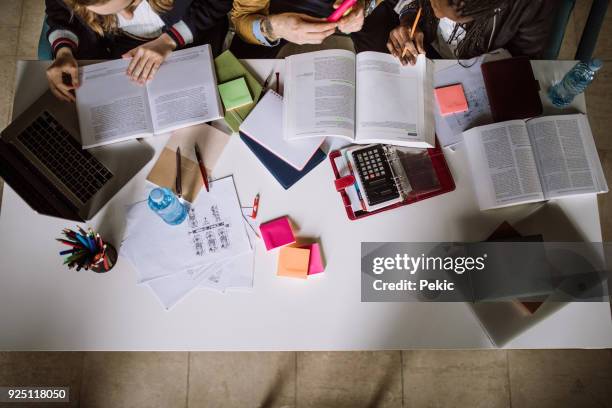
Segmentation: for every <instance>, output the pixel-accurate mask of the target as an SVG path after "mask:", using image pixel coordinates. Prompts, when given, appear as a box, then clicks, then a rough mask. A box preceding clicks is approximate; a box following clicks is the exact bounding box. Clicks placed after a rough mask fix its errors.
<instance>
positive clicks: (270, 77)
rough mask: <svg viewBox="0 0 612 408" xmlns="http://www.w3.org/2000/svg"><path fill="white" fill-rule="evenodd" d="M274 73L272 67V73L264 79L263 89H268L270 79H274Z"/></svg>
mask: <svg viewBox="0 0 612 408" xmlns="http://www.w3.org/2000/svg"><path fill="white" fill-rule="evenodd" d="M273 75H274V68H272V70H271V71H270V74H268V77H267V78H266V80H265V81H264V84H263V89H267V88H268V84H269V83H270V80H271V79H272V76H273Z"/></svg>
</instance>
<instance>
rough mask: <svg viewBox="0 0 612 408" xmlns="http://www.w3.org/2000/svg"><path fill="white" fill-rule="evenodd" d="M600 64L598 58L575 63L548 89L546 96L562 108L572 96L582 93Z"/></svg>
mask: <svg viewBox="0 0 612 408" xmlns="http://www.w3.org/2000/svg"><path fill="white" fill-rule="evenodd" d="M602 65H603V63H602V62H601V60H599V59H592V60H590V61H589V62H579V63H578V64H576V65H575V66H574V67H573V68H572V69H571V70H569V72H568V73H567V74H565V76H564V77H563V79H562V80H561V81H560V82H557V83H556V84H554V85H553V86H551V87H550V88H549V89H548V97H549V98H550V100H551V101H552V103H553V105H555V106H556V107H558V108H562V107H564V106H567V105H569V104H570V103H572V101H573V100H574V98H575V97H576V96H577V95H580V94H581V93H583V92H584V91H585V89H586V87H587V86H588V85H589V84H590V83H591V82H593V79H594V78H595V73H596V72H597V71H599V70H600V69H601V67H602Z"/></svg>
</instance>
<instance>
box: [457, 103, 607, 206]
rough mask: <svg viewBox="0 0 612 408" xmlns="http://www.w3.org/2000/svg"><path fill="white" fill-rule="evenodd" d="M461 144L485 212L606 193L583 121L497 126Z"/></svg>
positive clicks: (552, 119) (550, 119)
mask: <svg viewBox="0 0 612 408" xmlns="http://www.w3.org/2000/svg"><path fill="white" fill-rule="evenodd" d="M463 138H464V141H465V148H466V150H467V154H468V158H469V161H470V167H471V170H472V178H473V181H474V185H475V189H476V194H477V196H478V204H479V205H480V208H481V209H483V210H485V209H490V208H497V207H505V206H509V205H513V204H523V203H529V202H535V201H543V200H548V199H552V198H560V197H568V196H574V195H579V194H597V193H603V192H607V191H608V185H607V183H606V180H605V177H604V174H603V170H602V168H601V162H600V161H599V156H598V155H597V149H596V148H595V142H594V140H593V134H592V133H591V128H590V126H589V121H588V119H587V117H586V116H585V115H582V114H574V115H561V116H547V117H541V118H536V119H529V120H527V121H523V120H512V121H507V122H501V123H495V124H492V125H486V126H480V127H476V128H473V129H471V130H468V131H466V132H464V133H463Z"/></svg>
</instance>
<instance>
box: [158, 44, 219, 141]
mask: <svg viewBox="0 0 612 408" xmlns="http://www.w3.org/2000/svg"><path fill="white" fill-rule="evenodd" d="M212 67H213V65H212V54H211V51H210V46H209V45H203V46H200V47H194V48H188V49H185V50H180V51H176V52H174V53H172V55H171V56H170V57H168V59H167V60H166V61H165V62H164V63H163V64H162V66H161V67H160V68H159V71H158V72H157V74H156V75H155V78H154V79H153V81H151V82H149V83H148V84H147V93H148V96H149V104H150V106H151V117H152V121H153V129H154V131H155V133H156V134H159V133H166V132H170V131H172V130H175V129H179V128H182V127H186V126H191V125H196V124H199V123H204V122H210V121H212V120H217V119H221V118H222V117H223V111H222V109H221V101H220V100H219V94H218V92H217V80H216V78H215V72H214V70H213V68H212Z"/></svg>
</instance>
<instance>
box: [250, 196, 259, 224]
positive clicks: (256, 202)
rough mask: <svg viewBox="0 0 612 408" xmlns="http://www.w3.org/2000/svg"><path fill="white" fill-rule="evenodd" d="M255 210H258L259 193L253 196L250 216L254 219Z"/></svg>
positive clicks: (255, 215)
mask: <svg viewBox="0 0 612 408" xmlns="http://www.w3.org/2000/svg"><path fill="white" fill-rule="evenodd" d="M257 211H259V193H257V195H256V196H255V199H254V200H253V211H252V212H251V218H253V219H255V218H256V217H257Z"/></svg>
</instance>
